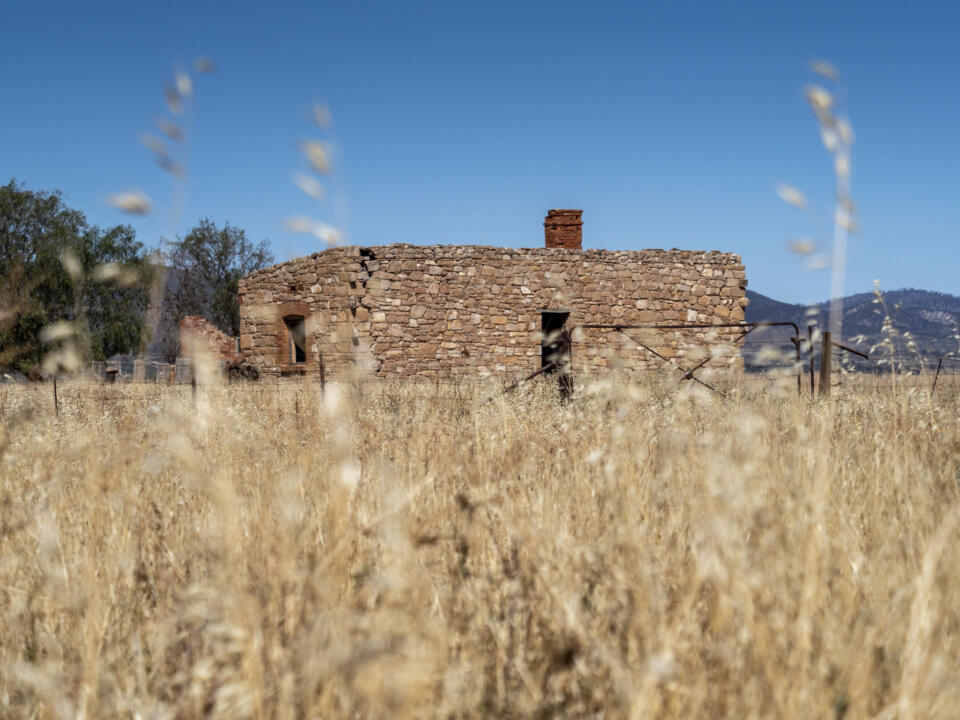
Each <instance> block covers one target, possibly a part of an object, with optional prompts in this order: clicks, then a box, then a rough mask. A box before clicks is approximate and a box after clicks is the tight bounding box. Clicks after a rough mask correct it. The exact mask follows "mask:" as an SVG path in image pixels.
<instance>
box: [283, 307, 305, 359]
mask: <svg viewBox="0 0 960 720" xmlns="http://www.w3.org/2000/svg"><path fill="white" fill-rule="evenodd" d="M283 322H284V324H285V325H286V326H287V334H288V335H289V337H290V363H291V364H293V365H299V364H302V363H305V362H306V361H307V327H306V322H305V321H304V319H303V318H302V317H299V316H296V315H291V316H290V317H285V318H284V319H283Z"/></svg>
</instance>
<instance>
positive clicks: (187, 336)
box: [180, 315, 238, 361]
mask: <svg viewBox="0 0 960 720" xmlns="http://www.w3.org/2000/svg"><path fill="white" fill-rule="evenodd" d="M193 343H201V344H202V345H203V347H204V348H205V349H206V350H207V351H208V352H209V353H210V354H211V355H212V356H213V357H215V358H217V359H218V360H228V361H233V360H236V359H237V357H238V353H237V338H235V337H231V336H230V335H227V334H226V333H225V332H223V331H222V330H220V328H218V327H216V326H215V325H212V324H211V323H210V322H208V321H207V320H206V318H202V317H200V316H199V315H187V316H186V317H184V318H182V319H181V320H180V348H181V352H184V353H189V348H190V347H191V345H192V344H193Z"/></svg>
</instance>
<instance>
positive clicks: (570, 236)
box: [543, 210, 583, 250]
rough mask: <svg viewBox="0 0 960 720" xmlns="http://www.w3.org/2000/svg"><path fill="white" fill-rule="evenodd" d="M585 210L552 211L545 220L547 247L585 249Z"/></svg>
mask: <svg viewBox="0 0 960 720" xmlns="http://www.w3.org/2000/svg"><path fill="white" fill-rule="evenodd" d="M582 215H583V210H550V211H549V212H548V213H547V217H546V218H544V220H543V234H544V240H545V247H548V248H566V249H567V250H582V249H583V221H582V220H581V219H580V218H581V216H582Z"/></svg>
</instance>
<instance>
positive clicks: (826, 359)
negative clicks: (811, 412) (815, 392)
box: [820, 330, 833, 397]
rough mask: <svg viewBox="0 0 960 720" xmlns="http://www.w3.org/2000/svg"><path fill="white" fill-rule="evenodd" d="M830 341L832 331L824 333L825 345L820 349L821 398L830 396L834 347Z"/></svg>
mask: <svg viewBox="0 0 960 720" xmlns="http://www.w3.org/2000/svg"><path fill="white" fill-rule="evenodd" d="M832 345H833V344H832V342H831V341H830V331H829V330H827V331H826V332H824V333H823V345H822V346H821V347H820V397H829V396H830V378H831V364H832V360H833V347H832Z"/></svg>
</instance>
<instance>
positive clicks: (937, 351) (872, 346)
mask: <svg viewBox="0 0 960 720" xmlns="http://www.w3.org/2000/svg"><path fill="white" fill-rule="evenodd" d="M747 297H748V298H749V299H750V304H749V305H748V306H747V309H746V320H747V322H763V321H777V320H780V321H783V320H789V321H792V322H795V323H796V324H797V325H798V326H799V327H800V329H801V336H804V337H805V336H806V333H807V326H808V325H810V324H813V325H817V324H818V323H819V324H820V325H821V326H823V325H825V324H826V322H827V314H828V312H829V307H830V306H829V303H827V302H823V303H820V304H818V305H813V306H809V307H808V306H805V305H793V304H790V303H783V302H779V301H778V300H774V299H773V298H769V297H767V296H765V295H761V294H760V293H757V292H753V291H752V290H747ZM887 318H889V327H890V328H891V330H892V332H884V324H885V322H886V320H887ZM792 333H793V330H792V329H789V330H787V329H779V328H776V329H775V328H769V329H761V330H756V331H754V332H752V333H751V334H750V336H749V337H748V338H747V340H748V341H751V344H749V345H746V346H745V347H744V352H743V355H744V359H745V363H746V365H747V367H748V368H750V369H758V368H759V367H762V366H764V365H768V364H770V363H769V362H768V361H767V360H765V358H764V357H763V355H764V354H765V355H771V353H770V351H769V348H776V347H778V345H777V344H775V343H773V342H772V341H775V340H785V339H786V338H788V337H789V336H790V335H792ZM957 335H960V297H957V296H955V295H948V294H947V293H938V292H930V291H929V290H915V289H906V290H893V291H891V292H885V293H882V302H879V301H878V298H877V296H876V295H874V293H859V294H856V295H850V296H848V297H845V298H844V299H843V342H844V344H847V345H849V346H851V347H854V348H856V349H858V350H860V351H862V352H865V353H867V354H868V355H870V356H871V360H870V361H869V362H865V361H861V360H856V362H855V365H856V367H858V368H859V369H864V370H866V369H872V368H873V369H882V368H884V367H888V366H886V365H882V364H878V363H877V360H879V359H880V358H883V357H888V356H889V355H890V353H891V349H892V351H893V356H894V358H896V360H897V362H899V363H902V364H903V365H904V366H905V367H906V368H908V369H917V368H919V367H920V366H921V365H925V366H927V367H929V366H930V365H931V364H933V365H936V360H937V358H940V357H944V356H946V357H947V361H946V362H947V363H948V364H950V365H951V367H956V366H957V365H958V364H960V363H958V362H957V357H958V354H960V353H958V350H960V339H958V337H957ZM911 340H912V341H913V344H912V345H911V343H910V341H911ZM784 347H785V348H786V349H788V350H791V351H792V346H791V345H790V344H789V343H787V344H786V345H785V346H784ZM850 357H851V358H852V356H850ZM774 360H775V358H774Z"/></svg>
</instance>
